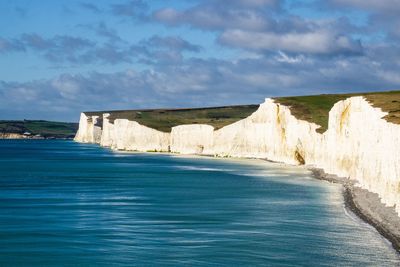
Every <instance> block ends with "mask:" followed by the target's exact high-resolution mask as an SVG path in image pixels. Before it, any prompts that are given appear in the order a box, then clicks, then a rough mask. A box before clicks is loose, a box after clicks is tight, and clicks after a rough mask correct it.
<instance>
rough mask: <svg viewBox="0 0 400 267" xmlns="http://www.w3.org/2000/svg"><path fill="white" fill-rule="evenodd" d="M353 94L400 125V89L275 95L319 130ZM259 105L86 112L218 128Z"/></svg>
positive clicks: (159, 125) (166, 127)
mask: <svg viewBox="0 0 400 267" xmlns="http://www.w3.org/2000/svg"><path fill="white" fill-rule="evenodd" d="M352 96H364V97H365V98H366V99H367V101H368V102H370V103H371V104H372V105H373V106H375V107H378V108H381V109H382V110H383V111H385V112H388V113H389V114H388V115H387V116H386V117H385V119H386V120H387V121H388V122H392V123H396V124H400V91H387V92H369V93H354V94H323V95H310V96H292V97H275V98H273V99H274V100H275V101H276V102H277V103H280V104H282V105H285V106H288V107H289V108H290V111H291V113H292V115H294V116H295V117H296V118H297V119H301V120H305V121H308V122H313V123H315V124H318V125H320V126H321V127H320V128H319V129H318V130H317V131H318V132H319V133H322V132H324V131H326V129H327V128H328V115H329V111H330V110H331V108H332V107H333V105H334V104H335V103H336V102H338V101H340V100H344V99H346V98H349V97H352ZM258 107H259V105H239V106H223V107H209V108H186V109H145V110H116V111H98V112H84V113H85V114H86V115H88V116H99V121H98V123H99V124H101V118H102V115H103V113H109V114H110V117H109V120H110V122H111V123H112V122H113V121H114V120H115V119H128V120H130V121H136V122H138V123H140V124H142V125H145V126H147V127H150V128H153V129H156V130H159V131H163V132H170V131H171V128H172V127H174V126H178V125H183V124H208V125H211V126H213V127H214V128H215V129H220V128H222V127H224V126H226V125H229V124H232V123H234V122H236V121H239V120H241V119H244V118H246V117H248V116H249V115H250V114H252V113H253V112H255V111H256V110H257V108H258Z"/></svg>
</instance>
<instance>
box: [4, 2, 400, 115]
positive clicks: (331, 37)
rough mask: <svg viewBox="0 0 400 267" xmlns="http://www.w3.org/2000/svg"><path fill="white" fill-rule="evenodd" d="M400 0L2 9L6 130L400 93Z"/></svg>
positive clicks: (10, 4)
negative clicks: (106, 113) (132, 112)
mask: <svg viewBox="0 0 400 267" xmlns="http://www.w3.org/2000/svg"><path fill="white" fill-rule="evenodd" d="M398 14H400V0H386V1H380V0H325V1H322V0H286V1H285V0H282V1H279V0H230V1H226V0H225V1H223V0H181V1H174V0H164V1H161V0H152V1H145V0H133V1H132V0H130V1H128V0H115V1H111V0H107V1H106V0H98V1H88V0H86V1H85V0H40V1H39V0H34V1H32V0H2V1H0V25H1V27H0V119H49V120H64V121H76V120H77V119H78V117H79V113H80V112H81V111H83V110H110V109H136V108H155V107H171V108H172V107H199V106H215V105H228V104H246V103H260V102H262V101H263V99H264V98H265V97H270V96H282V95H304V94H320V93H336V92H361V91H371V90H389V89H399V88H400V86H399V85H400V75H399V70H400V56H399V55H400V43H399V40H400V30H399V29H400V16H399V15H398Z"/></svg>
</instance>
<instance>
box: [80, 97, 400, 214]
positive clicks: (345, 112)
mask: <svg viewBox="0 0 400 267" xmlns="http://www.w3.org/2000/svg"><path fill="white" fill-rule="evenodd" d="M385 115H386V113H385V112H382V111H381V110H380V109H379V108H374V107H372V106H371V105H370V104H369V103H368V102H367V101H366V100H365V99H364V98H363V97H351V98H348V99H346V100H343V101H339V102H337V103H336V104H335V105H334V106H333V108H332V109H331V111H330V112H329V127H328V130H327V131H326V132H325V133H323V134H320V133H317V132H316V129H317V128H318V127H319V126H318V125H316V124H314V123H310V122H307V121H303V120H299V119H296V118H295V117H294V116H293V115H291V112H290V109H289V107H286V106H283V105H280V104H278V103H275V102H274V101H273V100H272V99H266V100H265V102H264V103H263V104H261V105H260V107H259V108H258V110H257V111H256V112H254V113H253V114H251V115H250V116H249V117H247V118H245V119H243V120H240V121H237V122H235V123H233V124H230V125H228V126H225V127H223V128H221V129H218V130H214V128H213V127H212V126H210V125H201V124H192V125H179V126H176V127H173V128H172V131H171V133H164V132H161V131H157V130H155V129H151V128H149V127H146V126H143V125H141V124H139V123H137V122H135V121H129V120H126V119H116V120H114V121H113V122H110V121H109V120H108V116H109V114H103V127H102V128H100V127H99V126H96V123H97V121H98V119H99V118H98V116H87V115H85V114H84V113H82V114H81V118H80V122H79V130H78V132H77V135H76V137H75V140H76V141H78V142H85V143H99V144H100V145H102V146H106V147H111V148H113V149H118V150H130V151H142V152H147V151H165V152H174V153H181V154H204V155H214V156H221V157H251V158H262V159H268V160H272V161H278V162H283V163H288V164H306V165H311V166H315V167H318V168H323V169H324V170H325V172H327V173H330V174H336V175H338V176H341V177H348V178H349V179H352V180H355V181H356V182H357V183H358V185H359V186H361V187H362V188H364V189H367V190H369V191H371V192H374V193H377V194H378V195H379V196H380V197H381V201H382V202H383V203H384V204H386V205H387V206H395V208H396V211H397V213H398V214H399V216H400V125H397V124H393V123H389V122H387V121H386V120H384V119H383V117H384V116H385Z"/></svg>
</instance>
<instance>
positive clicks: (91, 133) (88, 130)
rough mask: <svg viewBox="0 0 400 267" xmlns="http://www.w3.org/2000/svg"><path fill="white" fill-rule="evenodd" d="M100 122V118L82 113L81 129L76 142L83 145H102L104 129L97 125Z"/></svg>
mask: <svg viewBox="0 0 400 267" xmlns="http://www.w3.org/2000/svg"><path fill="white" fill-rule="evenodd" d="M98 120H99V116H86V114H85V113H81V117H80V119H79V129H78V132H77V133H76V136H75V138H74V140H75V141H78V142H82V143H100V140H101V134H102V129H101V126H97V125H96V124H97V122H98Z"/></svg>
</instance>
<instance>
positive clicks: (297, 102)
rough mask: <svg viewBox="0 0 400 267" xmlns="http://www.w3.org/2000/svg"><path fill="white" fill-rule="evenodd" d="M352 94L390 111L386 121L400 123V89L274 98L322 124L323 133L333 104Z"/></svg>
mask: <svg viewBox="0 0 400 267" xmlns="http://www.w3.org/2000/svg"><path fill="white" fill-rule="evenodd" d="M352 96H364V97H365V98H366V100H367V101H368V102H369V103H371V104H372V105H373V106H374V107H377V108H381V109H382V111H385V112H388V113H389V114H388V115H386V116H385V117H384V119H385V120H386V121H388V122H392V123H396V124H400V91H387V92H370V93H355V94H330V95H328V94H327V95H310V96H293V97H277V98H274V100H275V101H276V102H277V103H280V104H282V105H285V106H288V107H289V108H290V111H291V113H292V115H293V116H295V117H296V118H297V119H300V120H305V121H308V122H313V123H316V124H318V125H320V126H321V127H320V128H319V129H318V130H317V132H319V133H322V132H324V131H326V129H327V128H328V115H329V111H330V110H331V108H332V107H333V105H334V104H335V103H336V102H338V101H340V100H344V99H346V98H349V97H352Z"/></svg>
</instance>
